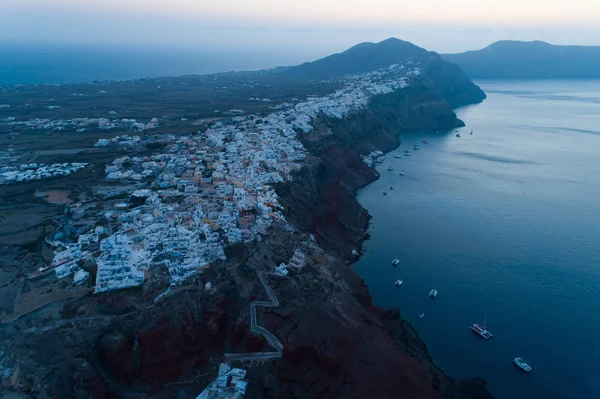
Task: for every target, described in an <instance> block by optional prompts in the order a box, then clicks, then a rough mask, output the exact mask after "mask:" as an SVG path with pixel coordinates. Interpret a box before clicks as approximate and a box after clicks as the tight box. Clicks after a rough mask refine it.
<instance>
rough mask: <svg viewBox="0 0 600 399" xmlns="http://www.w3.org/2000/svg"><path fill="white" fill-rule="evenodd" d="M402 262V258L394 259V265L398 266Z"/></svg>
mask: <svg viewBox="0 0 600 399" xmlns="http://www.w3.org/2000/svg"><path fill="white" fill-rule="evenodd" d="M399 264H400V259H394V260H393V261H392V266H398V265H399Z"/></svg>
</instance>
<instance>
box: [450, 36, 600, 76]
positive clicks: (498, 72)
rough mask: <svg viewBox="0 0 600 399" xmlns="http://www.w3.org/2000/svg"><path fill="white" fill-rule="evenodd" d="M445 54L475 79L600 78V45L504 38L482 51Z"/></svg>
mask: <svg viewBox="0 0 600 399" xmlns="http://www.w3.org/2000/svg"><path fill="white" fill-rule="evenodd" d="M443 57H444V58H445V59H446V60H448V61H452V62H454V63H456V64H457V65H459V66H460V67H461V68H462V69H463V70H464V71H465V72H466V73H467V75H469V77H471V78H474V79H508V78H531V79H553V78H600V46H557V45H553V44H549V43H546V42H541V41H533V42H520V41H509V40H504V41H499V42H496V43H493V44H491V45H489V46H488V47H486V48H484V49H482V50H477V51H467V52H466V53H460V54H446V55H444V56H443Z"/></svg>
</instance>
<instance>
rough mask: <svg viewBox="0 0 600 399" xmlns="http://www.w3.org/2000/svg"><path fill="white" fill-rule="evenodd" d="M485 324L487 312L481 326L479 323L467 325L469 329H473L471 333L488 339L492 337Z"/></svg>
mask: <svg viewBox="0 0 600 399" xmlns="http://www.w3.org/2000/svg"><path fill="white" fill-rule="evenodd" d="M486 324H487V314H486V315H485V319H484V321H483V327H482V326H481V325H480V324H473V325H472V326H469V330H471V331H473V334H475V335H477V336H479V337H481V338H483V339H485V340H488V339H490V338H492V337H493V335H492V333H491V332H489V331H488V330H486V328H485V327H486Z"/></svg>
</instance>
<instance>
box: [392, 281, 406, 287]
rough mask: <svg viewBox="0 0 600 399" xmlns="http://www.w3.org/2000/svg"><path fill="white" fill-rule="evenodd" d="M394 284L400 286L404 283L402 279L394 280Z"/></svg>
mask: <svg viewBox="0 0 600 399" xmlns="http://www.w3.org/2000/svg"><path fill="white" fill-rule="evenodd" d="M394 284H396V287H401V286H402V284H404V281H402V280H396V282H395V283H394Z"/></svg>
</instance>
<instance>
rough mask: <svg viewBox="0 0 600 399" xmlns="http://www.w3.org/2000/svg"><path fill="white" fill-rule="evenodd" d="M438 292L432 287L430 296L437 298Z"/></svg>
mask: <svg viewBox="0 0 600 399" xmlns="http://www.w3.org/2000/svg"><path fill="white" fill-rule="evenodd" d="M437 294H438V291H437V290H436V289H432V290H431V291H429V296H430V297H432V298H435V297H436V296H437Z"/></svg>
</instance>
